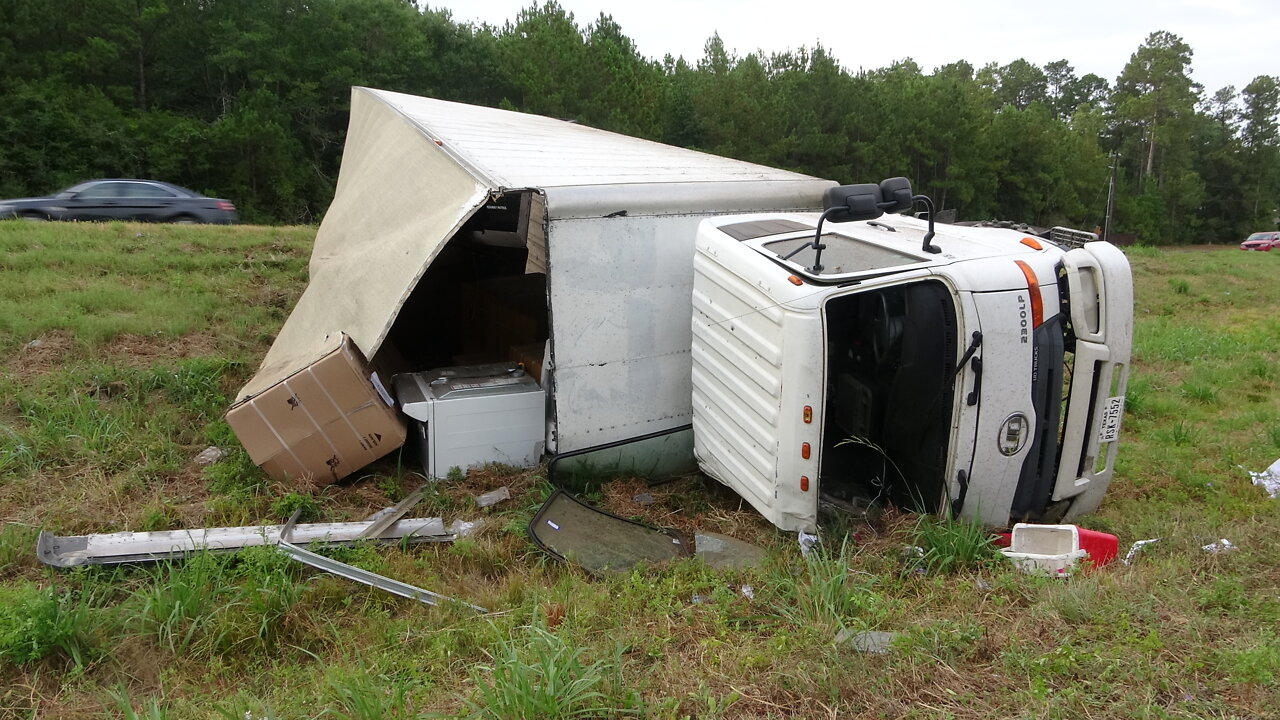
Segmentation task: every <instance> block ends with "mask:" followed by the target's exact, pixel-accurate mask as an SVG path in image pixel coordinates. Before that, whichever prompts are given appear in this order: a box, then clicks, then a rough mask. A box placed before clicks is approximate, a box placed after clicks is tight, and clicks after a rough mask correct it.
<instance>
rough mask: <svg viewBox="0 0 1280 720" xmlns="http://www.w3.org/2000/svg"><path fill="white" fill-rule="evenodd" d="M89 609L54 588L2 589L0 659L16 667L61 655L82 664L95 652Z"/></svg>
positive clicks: (17, 587)
mask: <svg viewBox="0 0 1280 720" xmlns="http://www.w3.org/2000/svg"><path fill="white" fill-rule="evenodd" d="M88 627H89V607H88V604H87V603H85V602H82V601H77V600H75V599H74V598H72V597H71V596H69V595H64V594H60V593H58V592H57V591H56V590H55V589H54V588H52V587H45V588H40V587H36V586H35V585H34V584H32V583H22V584H20V585H14V586H0V658H3V659H5V660H8V661H10V662H13V663H15V664H24V663H30V662H34V661H36V660H40V659H42V658H45V657H48V656H50V655H53V654H55V653H61V654H63V655H65V656H66V657H68V658H69V659H71V661H72V662H74V663H75V664H76V665H81V664H83V663H84V661H85V660H86V659H87V658H88V655H89V654H90V651H91V650H92V649H93V646H92V643H91V642H90V640H89V639H88V636H87V634H86V628H88Z"/></svg>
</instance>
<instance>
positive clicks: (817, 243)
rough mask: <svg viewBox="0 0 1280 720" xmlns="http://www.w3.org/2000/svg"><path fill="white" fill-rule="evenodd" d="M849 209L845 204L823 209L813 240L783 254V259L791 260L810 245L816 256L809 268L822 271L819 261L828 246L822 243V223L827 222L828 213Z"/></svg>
mask: <svg viewBox="0 0 1280 720" xmlns="http://www.w3.org/2000/svg"><path fill="white" fill-rule="evenodd" d="M847 209H848V208H846V207H845V206H843V205H835V206H833V207H829V208H827V209H826V210H823V211H822V215H820V216H818V228H817V230H816V231H815V232H814V233H813V242H807V243H805V244H803V245H801V246H800V247H798V248H796V249H795V250H792V251H791V252H789V253H787V254H786V255H783V256H782V259H783V260H790V259H791V258H792V257H793V256H794V255H796V254H797V253H799V252H800V251H801V250H804V249H805V248H810V247H811V248H813V250H814V257H813V267H812V268H809V270H810V272H822V265H820V264H818V261H819V260H821V259H822V251H823V250H825V249H826V248H827V246H826V245H823V244H822V241H821V238H822V223H824V222H826V221H827V216H828V215H832V214H834V213H835V212H837V211H840V210H847Z"/></svg>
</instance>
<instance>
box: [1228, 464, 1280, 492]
mask: <svg viewBox="0 0 1280 720" xmlns="http://www.w3.org/2000/svg"><path fill="white" fill-rule="evenodd" d="M1237 467H1240V466H1237ZM1240 469H1241V470H1244V471H1245V472H1247V473H1249V478H1250V479H1251V480H1252V481H1253V484H1254V485H1257V486H1258V487H1260V488H1262V489H1263V491H1265V492H1266V493H1267V496H1268V497H1271V498H1277V497H1280V458H1277V459H1276V461H1275V462H1273V463H1271V466H1270V467H1268V468H1267V469H1266V470H1263V471H1262V472H1253V471H1252V470H1245V469H1244V467H1240Z"/></svg>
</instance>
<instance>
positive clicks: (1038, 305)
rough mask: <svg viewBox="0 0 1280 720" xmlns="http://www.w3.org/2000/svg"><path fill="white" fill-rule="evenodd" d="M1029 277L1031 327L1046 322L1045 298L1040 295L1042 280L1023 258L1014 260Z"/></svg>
mask: <svg viewBox="0 0 1280 720" xmlns="http://www.w3.org/2000/svg"><path fill="white" fill-rule="evenodd" d="M1014 262H1015V263H1017V264H1018V267H1019V268H1020V269H1021V270H1022V274H1023V275H1025V276H1026V278H1027V290H1028V291H1029V292H1030V293H1031V327H1032V328H1038V327H1040V323H1043V322H1044V298H1042V297H1040V280H1039V279H1037V278H1036V271H1035V270H1032V269H1031V266H1030V265H1028V264H1026V263H1024V262H1022V261H1021V260H1014Z"/></svg>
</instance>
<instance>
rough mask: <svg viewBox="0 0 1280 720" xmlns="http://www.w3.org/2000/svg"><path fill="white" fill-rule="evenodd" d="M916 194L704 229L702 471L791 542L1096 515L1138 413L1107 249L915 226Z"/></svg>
mask: <svg viewBox="0 0 1280 720" xmlns="http://www.w3.org/2000/svg"><path fill="white" fill-rule="evenodd" d="M905 183H906V181H905V180H902V179H894V180H892V181H885V183H881V184H880V186H876V185H862V186H841V187H840V188H833V189H832V190H831V191H829V192H828V198H827V202H826V203H825V204H826V205H827V206H828V209H827V212H825V213H823V214H821V215H819V214H812V213H770V214H753V215H749V216H729V217H716V218H712V219H708V220H704V221H703V222H702V223H701V225H700V227H699V230H698V234H697V238H696V255H695V258H694V283H693V317H692V330H693V343H692V356H693V378H692V380H693V406H694V407H693V430H694V453H695V456H696V458H697V461H698V463H699V466H700V467H701V469H702V470H703V471H704V472H706V473H707V474H709V475H711V476H712V477H715V478H716V479H718V480H719V481H721V482H723V483H725V484H726V485H729V486H730V487H732V488H733V489H735V490H736V491H737V492H738V493H739V494H741V495H742V496H743V498H745V499H746V500H747V501H748V502H750V503H751V504H752V505H753V506H754V507H755V508H756V509H757V510H758V511H759V512H760V513H761V514H763V515H764V516H765V517H767V518H768V519H769V520H770V521H772V522H773V523H774V524H775V525H777V526H778V527H779V528H782V529H784V530H791V531H806V532H814V531H816V529H817V523H818V508H819V503H820V501H821V500H826V501H830V502H832V503H835V504H837V505H841V504H844V505H848V504H853V505H865V504H871V503H882V502H892V503H893V504H895V505H898V506H901V507H907V508H910V509H913V510H916V511H920V512H930V513H938V514H942V515H949V516H954V517H958V518H965V519H972V520H977V521H980V522H982V523H984V524H986V525H989V526H1005V525H1008V524H1010V523H1013V522H1023V521H1031V522H1035V521H1044V522H1059V521H1064V520H1065V521H1069V520H1071V519H1073V518H1075V517H1078V516H1080V515H1084V514H1087V513H1089V512H1092V511H1093V510H1095V509H1096V508H1097V506H1098V504H1099V502H1100V501H1101V498H1102V496H1103V494H1104V493H1105V491H1106V488H1107V485H1108V484H1109V483H1110V481H1111V476H1112V472H1113V467H1114V462H1115V453H1116V446H1117V441H1118V433H1119V422H1120V415H1121V413H1122V411H1123V403H1124V391H1125V381H1126V377H1127V374H1128V365H1129V355H1130V348H1131V343H1132V340H1131V338H1132V305H1133V300H1132V280H1131V275H1130V272H1129V265H1128V261H1127V260H1126V258H1125V257H1124V255H1123V254H1122V253H1121V252H1120V251H1119V250H1118V249H1116V248H1115V247H1114V246H1112V245H1110V244H1108V243H1105V242H1099V241H1097V240H1094V239H1092V238H1093V236H1092V235H1090V234H1088V233H1079V232H1067V233H1065V234H1063V233H1060V235H1065V237H1066V238H1067V239H1066V240H1065V241H1064V240H1059V241H1057V242H1055V241H1054V240H1050V239H1048V238H1041V237H1036V236H1032V235H1028V234H1025V233H1021V232H1016V231H1014V230H1008V229H999V228H970V227H960V226H938V227H937V228H935V227H934V225H933V223H932V222H931V221H928V220H925V219H920V218H917V217H913V216H910V215H903V214H893V210H898V211H902V210H906V209H910V208H911V207H913V206H915V205H916V204H917V202H918V201H919V200H921V199H922V197H921V196H912V195H910V190H909V185H908V186H907V188H908V189H907V190H906V195H903V194H902V191H903V185H904V184H905ZM849 188H858V189H859V190H857V191H856V192H861V193H862V194H863V195H865V196H866V197H863V198H862V200H866V201H868V202H870V203H871V205H868V206H867V207H871V206H874V205H878V206H879V208H880V209H881V211H880V212H876V210H875V208H872V209H870V210H868V209H867V207H864V208H863V209H862V211H857V209H856V208H854V205H855V204H856V203H855V201H854V200H853V199H850V195H849V192H850V191H849V190H848V189H849ZM856 192H855V194H856ZM895 194H896V195H898V196H899V198H898V199H897V200H894V199H893V198H892V197H891V196H893V195H895ZM907 198H909V199H907ZM845 200H847V201H848V202H847V205H842V202H844V201H845ZM885 207H889V208H890V212H889V213H885V212H884V211H883V208H885ZM842 208H843V209H842ZM832 218H834V219H832ZM826 220H830V222H829V223H825V227H824V221H826ZM832 228H834V229H832ZM1072 245H1078V246H1077V247H1073V246H1072Z"/></svg>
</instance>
